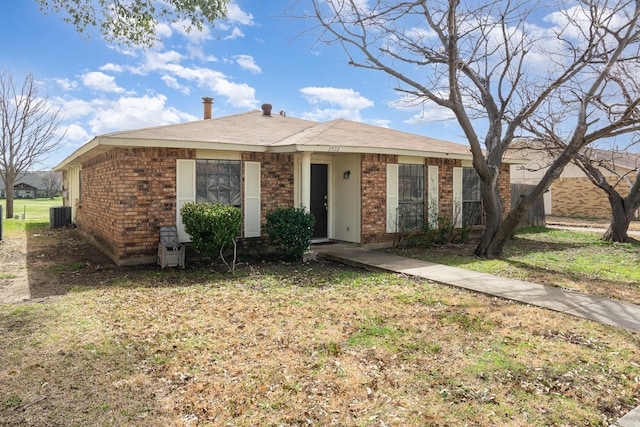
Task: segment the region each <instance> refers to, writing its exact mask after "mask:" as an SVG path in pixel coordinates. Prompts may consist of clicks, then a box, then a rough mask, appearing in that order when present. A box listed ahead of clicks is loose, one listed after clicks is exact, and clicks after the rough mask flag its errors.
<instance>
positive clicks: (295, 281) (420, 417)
mask: <svg viewBox="0 0 640 427" xmlns="http://www.w3.org/2000/svg"><path fill="white" fill-rule="evenodd" d="M81 291H82V292H73V293H69V294H67V295H66V296H64V297H56V298H50V299H46V300H42V301H39V302H32V303H29V304H21V305H10V306H0V334H1V336H2V337H3V339H2V340H1V341H0V367H1V368H0V424H2V425H23V424H29V425H44V424H49V425H56V424H57V425H104V426H106V425H141V426H142V425H145V426H146V425H234V426H255V425H290V426H293V425H312V426H313V425H315V426H324V425H354V426H355V425H357V426H361V425H362V426H368V425H370V426H379V425H403V426H405V425H408V426H411V425H415V426H424V425H435V426H437V425H442V426H445V425H447V426H448V425H478V426H480V425H482V426H484V425H515V426H519V425H520V426H525V425H545V426H546V425H601V426H606V425H608V424H609V423H610V422H611V421H612V420H614V419H616V418H618V417H619V416H621V415H623V414H624V413H626V412H627V411H628V410H630V409H631V408H633V407H635V406H636V405H638V404H639V403H640V402H639V401H638V395H639V393H640V386H639V382H638V381H639V380H638V378H639V377H640V356H639V354H640V352H639V350H640V349H639V347H640V343H639V341H638V337H637V336H636V335H631V334H629V333H627V332H624V331H621V330H617V329H614V328H610V327H607V326H603V325H599V324H595V323H592V322H586V321H581V320H578V319H575V318H572V317H569V316H563V315H561V314H559V313H554V312H550V311H545V310H540V309H536V308H532V307H528V306H524V305H519V304H515V303H511V302H508V301H501V300H496V299H493V298H488V297H485V296H481V295H475V294H471V293H468V292H464V291H459V290H455V289H450V288H447V287H442V286H438V285H434V284H431V283H429V282H426V281H420V280H412V279H407V278H406V277H402V276H398V275H393V274H380V273H368V272H364V271H359V270H354V269H348V268H346V267H342V266H339V265H335V264H330V263H327V264H308V265H305V266H288V265H268V264H266V265H262V266H260V267H255V266H253V267H252V268H250V269H249V268H247V269H245V271H243V274H241V275H239V276H230V275H219V276H213V277H211V278H206V277H204V275H203V274H202V272H198V271H193V272H190V271H178V270H171V271H165V272H162V271H153V272H149V273H146V274H143V275H141V276H140V277H135V278H134V277H130V278H127V277H123V278H122V279H121V280H120V281H119V282H118V283H117V284H115V285H112V286H110V287H98V288H96V287H91V286H87V287H85V288H83V289H81Z"/></svg>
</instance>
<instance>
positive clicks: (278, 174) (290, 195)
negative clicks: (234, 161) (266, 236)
mask: <svg viewBox="0 0 640 427" xmlns="http://www.w3.org/2000/svg"><path fill="white" fill-rule="evenodd" d="M242 160H243V161H245V162H260V187H261V195H260V220H261V223H262V224H264V223H265V221H266V214H267V212H269V211H272V210H274V209H275V208H285V207H289V206H293V204H294V187H293V166H294V159H293V154H273V153H243V154H242ZM243 177H244V174H243Z"/></svg>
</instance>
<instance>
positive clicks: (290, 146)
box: [55, 111, 471, 170]
mask: <svg viewBox="0 0 640 427" xmlns="http://www.w3.org/2000/svg"><path fill="white" fill-rule="evenodd" d="M113 147H131V148H132V147H164V148H192V149H215V150H231V151H253V152H265V151H271V152H280V153H282V152H302V151H313V152H337V151H339V152H348V153H384V154H398V155H408V156H424V157H436V158H453V159H462V160H469V159H471V153H470V151H469V147H468V146H467V145H462V144H456V143H453V142H448V141H443V140H440V139H435V138H429V137H426V136H420V135H416V134H411V133H406V132H401V131H397V130H392V129H388V128H383V127H379V126H373V125H368V124H364V123H358V122H353V121H350V120H344V119H337V120H332V121H329V122H322V123H319V122H314V121H310V120H303V119H297V118H293V117H288V116H285V115H280V114H274V115H269V116H265V115H264V114H263V112H262V111H250V112H247V113H242V114H236V115H231V116H225V117H220V118H214V119H208V120H198V121H194V122H189V123H181V124H175V125H166V126H157V127H151V128H144V129H135V130H128V131H120V132H113V133H108V134H104V135H100V136H96V137H95V138H94V139H92V140H91V141H89V142H88V143H86V144H85V145H83V146H82V147H80V148H79V149H78V150H76V151H75V152H74V153H73V154H71V155H70V156H69V157H67V158H66V159H65V160H64V161H62V162H61V163H60V164H59V165H58V166H56V168H55V170H62V169H65V168H66V167H67V166H71V165H79V164H80V163H82V162H83V161H85V160H88V159H90V158H92V157H95V156H96V155H99V154H101V153H104V152H106V151H108V150H110V149H111V148H113Z"/></svg>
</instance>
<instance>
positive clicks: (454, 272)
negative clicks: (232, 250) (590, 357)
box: [312, 243, 640, 332]
mask: <svg viewBox="0 0 640 427" xmlns="http://www.w3.org/2000/svg"><path fill="white" fill-rule="evenodd" d="M312 250H313V251H314V252H316V253H317V254H318V255H320V256H321V257H324V258H326V259H331V260H334V261H339V262H342V263H345V264H351V265H356V266H360V267H365V268H374V269H378V270H385V271H392V272H395V273H402V274H406V275H409V276H415V277H421V278H424V279H428V280H432V281H434V282H438V283H442V284H445V285H450V286H456V287H459V288H464V289H469V290H471V291H474V292H480V293H483V294H487V295H492V296H496V297H500V298H505V299H509V300H514V301H519V302H522V303H525V304H531V305H535V306H538V307H543V308H548V309H549V310H555V311H559V312H561V313H566V314H571V315H573V316H577V317H582V318H584V319H589V320H594V321H596V322H600V323H604V324H606V325H611V326H616V327H619V328H623V329H627V330H629V331H634V332H640V306H638V305H635V304H630V303H626V302H622V301H616V300H612V299H609V298H604V297H599V296H594V295H588V294H584V293H581V292H576V291H570V290H566V289H561V288H555V287H552V286H544V285H539V284H536V283H531V282H525V281H522V280H513V279H505V278H502V277H497V276H493V275H491V274H486V273H478V272H475V271H471V270H464V269H461V268H456V267H448V266H445V265H440V264H434V263H432V262H428V261H420V260H416V259H411V258H405V257H401V256H397V255H392V254H389V253H384V252H376V251H371V250H367V249H364V248H361V247H358V246H351V245H347V244H339V243H336V244H329V245H317V246H313V247H312Z"/></svg>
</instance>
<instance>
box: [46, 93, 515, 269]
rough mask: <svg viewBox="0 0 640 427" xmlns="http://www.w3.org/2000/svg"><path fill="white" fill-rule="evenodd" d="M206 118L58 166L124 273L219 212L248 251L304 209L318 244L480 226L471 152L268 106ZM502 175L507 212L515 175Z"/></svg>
mask: <svg viewBox="0 0 640 427" xmlns="http://www.w3.org/2000/svg"><path fill="white" fill-rule="evenodd" d="M203 99H204V101H205V120H200V121H195V122H190V123H183V124H177V125H169V126H160V127H154V128H147V129H138V130H131V131H123V132H115V133H110V134H106V135H101V136H97V137H95V138H94V139H92V140H91V141H90V142H88V143H87V144H85V145H84V146H82V147H81V148H79V149H78V150H77V151H76V152H74V153H73V154H72V155H71V156H69V157H68V158H67V159H65V160H64V161H63V162H62V163H60V164H59V165H58V166H56V168H55V170H57V171H62V172H63V173H64V179H63V186H64V187H63V190H64V194H65V198H64V203H65V205H67V206H71V207H72V217H73V220H74V222H75V223H76V224H77V226H78V229H79V230H80V231H81V232H83V233H84V234H85V235H87V236H89V237H90V238H91V239H92V240H93V241H94V242H95V243H96V244H97V245H98V246H99V247H100V248H102V250H103V251H104V252H105V253H106V254H108V255H109V256H110V257H111V258H112V259H113V261H114V262H115V263H117V264H119V265H126V264H137V263H151V262H155V253H156V251H157V244H158V239H159V227H161V226H171V225H175V226H177V227H178V231H179V237H180V240H181V241H183V242H187V241H189V240H190V237H189V235H187V234H186V233H185V231H184V227H183V225H182V221H181V217H180V207H181V206H182V205H183V204H184V203H186V202H193V201H208V202H223V203H230V204H232V205H235V206H238V207H240V208H241V209H242V212H243V228H242V236H241V240H242V243H243V244H244V245H247V244H251V243H259V242H261V239H260V238H263V237H265V236H264V235H263V232H262V227H263V224H264V222H265V215H266V213H267V212H269V211H270V210H273V209H274V208H276V207H287V206H300V205H304V206H307V207H308V208H309V210H310V211H311V212H312V213H313V214H314V216H315V218H316V227H315V229H314V239H315V240H316V241H320V240H335V241H342V242H351V243H354V244H360V245H384V244H389V243H390V242H392V241H393V237H394V234H395V233H396V230H397V228H398V222H399V221H398V218H399V214H398V212H400V213H401V215H400V216H401V217H402V218H403V221H404V223H405V224H408V223H411V224H412V225H413V226H419V225H421V224H422V223H423V222H424V221H425V220H426V218H435V217H437V216H441V217H444V218H449V219H450V220H451V221H452V223H454V224H455V225H456V226H462V224H463V218H464V221H465V222H466V223H467V225H473V224H474V223H477V222H481V221H482V215H479V216H478V215H475V216H473V215H471V214H469V212H465V211H471V210H477V209H478V205H480V206H481V200H480V197H479V191H477V190H478V188H479V186H478V177H477V175H476V174H475V171H474V170H473V169H472V165H471V154H470V152H469V147H467V146H465V145H460V144H454V143H450V142H445V141H441V140H437V139H433V138H427V137H423V136H418V135H413V134H409V133H404V132H399V131H395V130H391V129H386V128H381V127H376V126H371V125H366V124H362V123H356V122H352V121H347V120H333V121H330V122H325V123H317V122H313V121H308V120H301V119H296V118H291V117H286V115H285V114H276V115H271V111H270V106H269V105H268V104H266V105H265V106H263V111H252V112H248V113H244V114H237V115H232V116H227V117H220V118H216V119H210V111H211V104H210V99H206V98H203ZM502 172H503V173H502V174H501V181H500V185H501V190H502V193H503V194H504V198H505V201H506V203H505V206H509V198H510V196H509V165H508V164H505V165H504V167H503V171H502Z"/></svg>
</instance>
